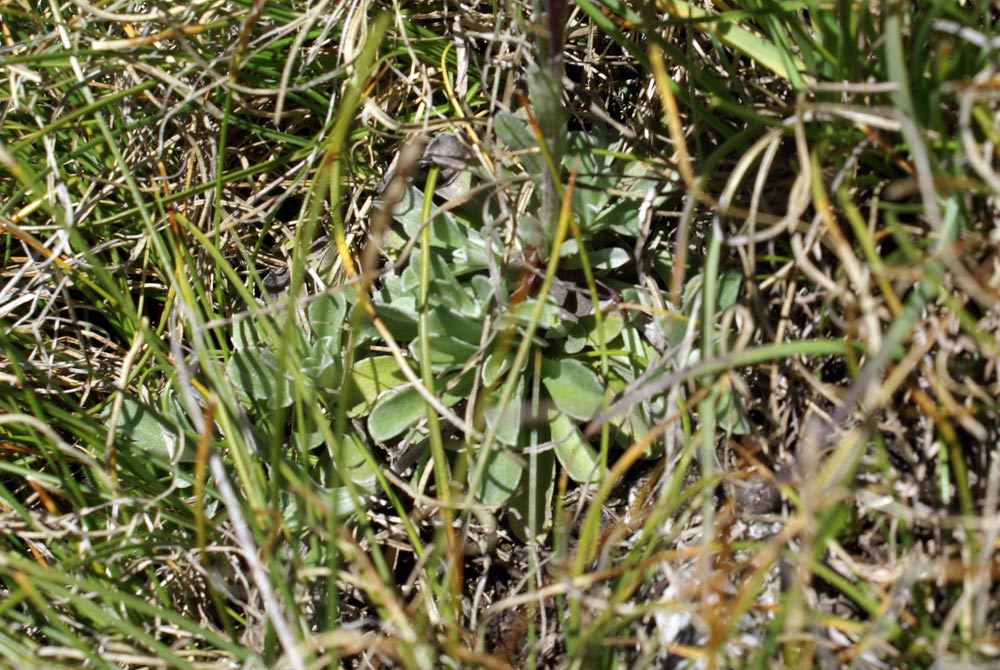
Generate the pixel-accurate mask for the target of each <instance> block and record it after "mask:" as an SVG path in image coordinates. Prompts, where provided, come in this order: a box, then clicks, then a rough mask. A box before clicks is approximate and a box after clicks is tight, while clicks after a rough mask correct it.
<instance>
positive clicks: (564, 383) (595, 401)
mask: <svg viewBox="0 0 1000 670" xmlns="http://www.w3.org/2000/svg"><path fill="white" fill-rule="evenodd" d="M542 384H543V385H544V386H545V389H546V390H547V391H548V392H549V396H550V397H551V398H552V402H553V403H555V406H556V407H558V408H559V410H560V411H561V412H563V413H565V414H567V415H569V416H571V417H573V418H574V419H579V420H581V421H587V420H589V419H592V418H593V417H594V415H595V414H597V411H598V410H599V409H600V408H601V405H602V404H603V403H604V388H603V387H602V386H601V383H600V381H599V380H598V378H597V374H596V373H595V372H594V371H593V370H592V369H591V368H589V367H587V366H586V365H584V364H583V363H581V362H580V361H577V360H574V359H571V358H564V359H559V360H552V359H548V358H546V359H544V360H543V361H542Z"/></svg>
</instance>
